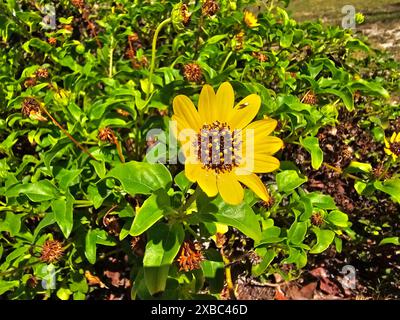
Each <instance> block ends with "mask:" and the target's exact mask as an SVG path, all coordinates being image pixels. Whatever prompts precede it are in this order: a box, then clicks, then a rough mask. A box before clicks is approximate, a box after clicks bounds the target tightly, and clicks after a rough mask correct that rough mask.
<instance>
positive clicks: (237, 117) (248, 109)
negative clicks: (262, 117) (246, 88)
mask: <svg viewBox="0 0 400 320" xmlns="http://www.w3.org/2000/svg"><path fill="white" fill-rule="evenodd" d="M260 106H261V98H260V97H259V96H258V95H256V94H251V95H249V96H247V97H246V98H244V99H243V100H242V101H240V102H239V103H238V104H237V105H236V107H235V108H234V111H233V114H232V116H231V117H230V120H229V123H230V125H231V126H232V127H233V129H242V128H244V127H245V126H247V125H248V124H249V123H250V122H251V120H253V119H254V117H255V116H256V115H257V113H258V110H260Z"/></svg>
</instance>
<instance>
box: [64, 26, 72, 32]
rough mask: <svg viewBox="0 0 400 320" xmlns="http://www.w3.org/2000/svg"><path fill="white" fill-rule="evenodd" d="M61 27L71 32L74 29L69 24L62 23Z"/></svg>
mask: <svg viewBox="0 0 400 320" xmlns="http://www.w3.org/2000/svg"><path fill="white" fill-rule="evenodd" d="M63 28H64V30H67V31H70V32H72V31H73V30H74V27H73V26H71V25H70V24H66V25H64V27H63Z"/></svg>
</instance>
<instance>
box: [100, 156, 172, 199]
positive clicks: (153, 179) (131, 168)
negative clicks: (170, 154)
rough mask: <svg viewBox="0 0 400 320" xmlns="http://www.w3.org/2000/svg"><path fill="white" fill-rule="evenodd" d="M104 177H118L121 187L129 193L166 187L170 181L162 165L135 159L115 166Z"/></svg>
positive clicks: (169, 174)
mask: <svg viewBox="0 0 400 320" xmlns="http://www.w3.org/2000/svg"><path fill="white" fill-rule="evenodd" d="M106 177H112V178H116V179H118V180H119V181H120V182H121V185H122V188H123V189H124V190H125V191H126V192H128V193H129V194H131V195H135V194H150V193H152V191H155V190H158V189H162V188H165V189H167V188H169V186H170V184H171V182H172V177H171V173H170V172H169V171H168V169H167V168H166V167H165V166H164V165H162V164H159V163H146V162H136V161H131V162H127V163H123V164H119V165H117V166H115V167H114V168H113V169H112V170H111V171H110V172H109V173H108V174H107V176H106Z"/></svg>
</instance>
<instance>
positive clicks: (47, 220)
mask: <svg viewBox="0 0 400 320" xmlns="http://www.w3.org/2000/svg"><path fill="white" fill-rule="evenodd" d="M55 222H56V218H55V214H54V212H48V213H46V215H45V216H44V218H43V219H42V220H41V221H40V222H39V224H38V226H37V227H36V229H35V233H34V234H33V239H36V237H37V235H38V234H39V232H40V231H41V230H42V229H43V228H45V227H47V226H49V225H52V224H53V223H55Z"/></svg>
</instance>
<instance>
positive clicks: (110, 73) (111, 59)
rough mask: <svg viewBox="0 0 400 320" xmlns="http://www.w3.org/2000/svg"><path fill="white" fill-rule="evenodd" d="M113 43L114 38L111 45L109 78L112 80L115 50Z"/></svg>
mask: <svg viewBox="0 0 400 320" xmlns="http://www.w3.org/2000/svg"><path fill="white" fill-rule="evenodd" d="M113 43H114V37H113V36H111V43H110V60H109V67H108V77H109V78H112V76H113V70H112V69H113V53H114V48H113Z"/></svg>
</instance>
